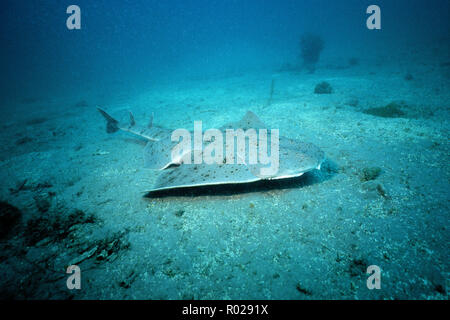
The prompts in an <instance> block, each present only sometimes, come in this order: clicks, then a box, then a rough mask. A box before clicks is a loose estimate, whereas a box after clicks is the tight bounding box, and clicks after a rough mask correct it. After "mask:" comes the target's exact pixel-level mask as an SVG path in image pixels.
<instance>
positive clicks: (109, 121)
mask: <svg viewBox="0 0 450 320" xmlns="http://www.w3.org/2000/svg"><path fill="white" fill-rule="evenodd" d="M97 110H98V111H99V112H100V113H101V114H102V116H103V117H104V118H105V119H106V132H108V133H113V132H116V131H117V130H119V121H117V120H116V119H114V118H113V117H111V116H110V115H109V114H107V113H106V111H104V110H102V109H100V108H99V107H97Z"/></svg>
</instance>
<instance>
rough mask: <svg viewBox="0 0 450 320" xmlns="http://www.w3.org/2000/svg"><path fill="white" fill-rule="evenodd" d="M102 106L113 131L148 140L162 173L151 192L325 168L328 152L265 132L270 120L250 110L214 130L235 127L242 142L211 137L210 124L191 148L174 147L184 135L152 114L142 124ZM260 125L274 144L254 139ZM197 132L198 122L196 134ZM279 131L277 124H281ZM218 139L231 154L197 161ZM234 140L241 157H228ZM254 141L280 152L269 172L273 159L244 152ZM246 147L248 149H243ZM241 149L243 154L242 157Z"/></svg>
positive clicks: (153, 164)
mask: <svg viewBox="0 0 450 320" xmlns="http://www.w3.org/2000/svg"><path fill="white" fill-rule="evenodd" d="M97 109H98V111H99V112H100V113H101V114H102V116H103V117H104V118H105V119H106V131H107V132H108V133H113V132H116V131H118V130H122V131H126V132H130V133H132V134H135V135H137V136H140V137H142V138H144V139H146V140H147V141H148V142H147V145H146V147H145V148H144V152H143V156H144V167H145V168H148V169H155V170H159V171H160V175H159V176H158V178H157V181H156V183H155V185H154V186H153V188H152V189H150V190H146V191H147V192H150V193H152V192H156V191H161V190H169V189H179V188H188V187H198V186H208V185H223V184H242V183H251V182H255V181H259V180H276V179H286V178H293V177H299V176H301V175H303V174H304V173H305V172H308V171H311V170H315V169H319V170H320V166H321V164H322V162H323V161H324V159H325V156H324V153H323V152H322V151H321V150H320V149H319V148H318V147H316V146H315V145H313V144H310V143H306V142H302V141H298V140H295V139H290V138H286V137H283V136H279V137H278V134H274V133H273V130H271V131H270V133H267V134H266V135H265V136H264V135H262V134H261V132H267V131H268V130H267V126H266V125H265V124H264V123H262V122H261V120H259V118H258V117H257V116H256V115H255V114H254V113H253V112H251V111H248V112H247V113H246V114H245V116H244V117H243V118H242V119H241V120H240V121H238V122H235V123H230V124H227V125H224V126H222V127H221V128H219V129H217V130H215V132H216V133H217V134H218V136H220V134H221V133H223V135H224V136H225V135H227V134H229V133H230V132H233V131H234V132H235V134H236V135H235V137H236V139H237V141H238V142H237V143H235V140H234V137H232V143H230V141H229V140H228V139H227V140H226V143H224V141H221V139H219V140H217V136H215V135H214V137H211V135H207V133H208V131H210V130H207V131H206V132H205V135H204V136H202V141H201V144H202V149H199V148H198V147H196V146H195V142H194V143H193V142H191V141H190V140H189V139H187V140H188V142H187V143H188V144H191V143H192V148H188V149H187V151H186V149H182V150H179V152H174V150H175V149H174V148H176V147H177V146H179V138H180V136H176V137H174V135H173V133H174V132H175V131H176V130H175V131H174V130H170V129H167V128H163V127H160V126H156V125H153V118H152V119H151V121H150V123H149V124H148V125H147V126H139V125H137V124H136V122H135V120H134V117H133V115H132V114H131V113H130V121H129V123H127V124H123V123H120V122H119V121H117V120H116V119H114V118H113V117H111V116H110V115H109V114H108V113H106V112H105V111H104V110H102V109H100V108H97ZM195 123H196V122H194V127H195ZM182 130H184V129H182ZM212 130H214V129H212ZM256 130H259V132H260V133H259V137H260V138H261V137H265V138H267V139H268V140H271V142H272V143H271V144H270V146H269V147H268V146H267V145H265V146H264V144H262V143H261V141H262V140H261V139H258V138H256V139H251V135H247V133H252V132H253V133H254V132H256ZM184 132H187V133H189V131H187V130H184ZM195 132H196V131H195V128H194V137H195ZM200 132H201V128H200ZM277 132H278V130H276V133H277ZM227 137H228V135H227ZM240 138H241V139H244V140H243V141H244V142H243V144H240V143H239V139H240ZM194 139H195V138H194ZM183 140H186V136H183ZM274 140H276V142H277V144H274V143H273V142H274ZM185 142H186V141H185ZM241 142H242V140H241ZM214 143H215V145H216V146H217V143H219V144H220V146H221V148H223V149H222V150H225V149H226V150H227V153H226V157H224V158H223V161H222V160H221V161H213V162H212V163H211V161H202V162H200V163H199V162H198V161H195V160H196V156H197V155H199V156H200V157H201V156H202V154H204V153H205V152H207V150H208V151H211V149H212V148H211V146H212V144H214ZM230 145H231V148H232V150H231V151H234V154H235V155H237V156H236V157H229V153H228V151H229V150H228V149H227V148H229V146H230ZM208 146H209V148H208ZM252 147H255V148H260V149H264V151H265V152H266V154H267V155H269V154H271V155H275V154H276V158H277V159H276V160H277V167H276V170H275V171H272V173H269V174H267V173H266V174H262V172H264V170H266V172H270V170H268V167H269V166H270V165H271V163H267V161H266V162H264V163H255V162H252V161H251V159H250V156H251V152H245V150H247V149H249V150H250V149H252ZM261 147H263V148H261ZM275 147H276V148H275ZM239 148H240V149H239ZM242 148H244V149H245V150H242ZM219 149H220V148H219ZM238 149H239V150H238ZM275 149H276V150H275ZM217 150H218V149H215V151H213V153H216V154H215V155H216V156H218V154H217V153H220V152H217ZM239 151H240V152H241V153H239ZM242 151H244V153H242ZM223 154H225V153H223ZM223 154H222V155H223ZM242 154H244V156H243V157H242ZM261 155H262V154H261V153H258V159H259V158H260V157H261ZM213 157H214V156H213ZM230 158H231V159H230ZM272 164H273V163H272Z"/></svg>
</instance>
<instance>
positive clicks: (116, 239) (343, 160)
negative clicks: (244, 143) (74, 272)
mask: <svg viewBox="0 0 450 320" xmlns="http://www.w3.org/2000/svg"><path fill="white" fill-rule="evenodd" d="M71 4H76V5H78V6H79V7H80V9H81V29H80V30H68V28H67V27H66V20H67V18H68V17H69V14H67V13H66V9H67V7H68V6H69V5H71ZM372 4H376V5H378V6H379V7H380V9H381V30H369V29H368V28H367V27H366V20H367V18H368V17H369V14H367V13H366V9H367V7H368V6H369V5H372ZM0 21H1V22H2V23H1V30H0V43H1V54H0V55H1V59H0V70H1V78H2V85H1V87H0V97H1V99H0V102H1V107H2V119H1V120H0V126H1V127H2V131H1V134H0V139H1V140H0V144H1V147H0V177H1V178H2V181H3V183H2V186H1V188H0V201H1V204H2V207H1V210H2V211H1V216H0V227H1V230H0V231H1V235H0V236H1V238H0V241H1V243H0V246H1V248H2V249H1V250H0V264H1V267H0V273H2V274H3V275H5V276H4V277H2V279H1V280H0V298H3V299H6V298H13V299H67V298H76V299H92V298H100V299H110V298H116V299H134V298H138V299H230V298H231V299H448V286H449V264H450V261H449V246H448V244H449V240H450V239H449V231H448V225H449V218H450V215H449V213H450V212H449V200H450V197H449V191H448V190H449V181H450V169H449V166H448V162H449V161H448V160H449V154H450V146H449V142H448V141H449V121H450V118H449V116H450V113H449V111H450V109H449V107H450V91H449V88H450V34H449V31H450V22H449V21H450V2H449V1H447V0H433V1H423V0H408V1H407V0H396V1H387V0H385V1H382V0H377V1H375V2H374V1H365V0H345V1H344V0H339V1H335V0H304V1H301V0H281V1H268V0H267V1H266V0H239V1H235V0H227V1H225V0H180V1H175V0H167V1H150V0H146V1H140V0H137V1H111V0H95V1H93V0H78V1H76V2H72V1H25V0H19V1H9V0H7V1H3V2H2V6H1V7H0ZM305 34H306V35H308V34H309V35H314V36H316V37H317V38H319V39H321V40H320V41H322V43H323V49H322V50H319V49H317V52H316V53H317V56H318V59H317V61H312V62H311V61H309V62H308V61H306V60H307V59H308V58H306V60H305V57H304V55H303V56H302V46H301V44H300V39H301V37H302V36H304V35H305ZM310 46H311V45H310ZM303 50H305V48H303ZM313 51H314V49H313ZM323 81H325V82H328V83H329V84H330V86H331V88H332V90H331V92H330V93H326V94H320V93H318V92H316V91H315V88H316V86H317V85H318V84H320V83H321V82H323ZM97 106H100V107H102V108H103V109H105V110H107V111H108V112H109V113H111V114H112V115H113V116H114V117H117V119H119V120H120V121H122V120H123V119H124V118H125V117H127V112H128V111H131V112H132V113H133V114H134V118H135V120H136V122H137V123H138V124H140V125H144V126H145V124H146V123H147V122H148V120H149V118H150V117H151V116H152V114H153V115H154V118H153V119H154V120H153V121H154V123H155V124H157V125H160V126H163V127H166V128H170V129H175V128H188V129H190V128H192V126H193V122H194V120H202V121H203V123H204V126H205V127H210V128H219V127H221V126H222V125H224V124H225V123H229V122H235V121H238V120H239V119H240V118H242V117H243V116H244V114H245V113H246V111H247V110H252V111H253V112H254V113H256V114H257V115H258V116H259V117H260V119H261V120H262V121H263V122H265V123H266V124H268V125H269V126H270V127H271V128H279V129H280V134H281V135H283V136H286V137H289V138H292V139H297V140H299V141H305V142H310V143H313V144H314V145H316V146H317V147H319V148H320V149H321V150H323V152H324V153H325V157H326V160H325V162H324V163H323V165H322V167H321V169H320V170H314V171H312V172H308V173H307V174H305V175H304V176H302V177H300V178H295V179H287V180H286V181H281V182H280V181H275V182H272V183H263V184H262V185H261V184H257V185H252V184H249V185H245V186H241V187H236V186H219V187H218V188H211V189H210V188H207V190H204V189H202V190H200V191H198V190H195V188H194V190H175V191H174V192H169V193H167V194H166V193H165V194H163V195H161V196H159V195H158V196H156V197H144V195H145V191H148V190H149V189H151V188H152V186H153V185H154V184H155V182H156V179H157V176H158V173H157V172H153V171H152V172H149V171H147V170H145V169H142V150H143V149H144V147H145V144H146V141H145V139H142V137H137V136H133V135H132V134H127V133H123V132H118V133H114V134H108V133H107V132H105V122H104V119H103V118H102V117H101V115H100V114H99V113H98V112H97V110H96V107H97ZM70 264H76V265H79V266H80V268H81V272H82V273H81V274H82V275H81V277H82V278H81V279H82V280H81V281H82V284H83V285H82V289H80V290H70V289H68V288H67V286H66V280H67V277H68V276H69V275H68V274H66V267H67V266H68V265H70ZM369 265H377V266H379V267H380V269H381V289H373V290H369V289H368V288H367V286H366V280H367V277H368V276H369V275H367V274H366V270H367V267H368V266H369ZM84 270H85V271H84ZM19 279H25V280H23V281H22V282H19Z"/></svg>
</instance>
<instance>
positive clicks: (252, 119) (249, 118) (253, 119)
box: [221, 111, 267, 130]
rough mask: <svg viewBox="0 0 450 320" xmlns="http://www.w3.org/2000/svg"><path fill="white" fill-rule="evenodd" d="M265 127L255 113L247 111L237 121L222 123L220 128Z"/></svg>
mask: <svg viewBox="0 0 450 320" xmlns="http://www.w3.org/2000/svg"><path fill="white" fill-rule="evenodd" d="M238 128H240V129H243V130H247V129H256V130H257V129H267V126H266V125H265V123H264V122H262V121H261V120H260V119H259V118H258V116H257V115H256V114H254V113H253V112H252V111H247V113H246V114H245V116H244V117H242V119H241V120H239V121H238V122H232V123H228V124H226V125H224V126H223V127H222V128H221V129H238Z"/></svg>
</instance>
